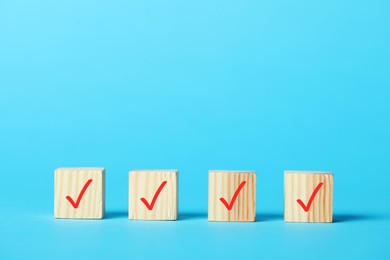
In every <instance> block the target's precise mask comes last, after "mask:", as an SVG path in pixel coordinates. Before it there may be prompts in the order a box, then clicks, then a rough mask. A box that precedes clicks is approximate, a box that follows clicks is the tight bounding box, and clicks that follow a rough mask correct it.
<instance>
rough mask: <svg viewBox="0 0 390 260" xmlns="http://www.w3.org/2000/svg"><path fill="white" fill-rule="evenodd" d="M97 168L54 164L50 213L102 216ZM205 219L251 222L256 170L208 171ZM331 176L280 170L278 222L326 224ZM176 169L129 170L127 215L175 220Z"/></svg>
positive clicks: (100, 171)
mask: <svg viewBox="0 0 390 260" xmlns="http://www.w3.org/2000/svg"><path fill="white" fill-rule="evenodd" d="M104 176H105V170H104V169H103V168H60V169H57V170H56V171H55V177H54V178H55V184H54V186H55V187H54V190H55V192H54V216H55V217H56V218H86V219H101V218H103V217H104V211H105V209H104ZM208 197H209V199H208V220H209V221H255V217H256V173H255V172H251V171H220V170H213V171H209V194H208ZM332 200H333V175H332V174H331V173H328V172H304V171H285V177H284V220H285V221H286V222H332ZM177 201H178V171H176V170H140V171H130V173H129V219H138V220H176V219H177V217H178V202H177Z"/></svg>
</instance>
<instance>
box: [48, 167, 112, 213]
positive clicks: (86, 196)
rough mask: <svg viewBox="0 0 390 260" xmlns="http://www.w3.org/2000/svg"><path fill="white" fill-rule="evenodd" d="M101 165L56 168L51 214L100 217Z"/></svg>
mask: <svg viewBox="0 0 390 260" xmlns="http://www.w3.org/2000/svg"><path fill="white" fill-rule="evenodd" d="M104 175H105V170H104V169H103V168H59V169H57V170H55V173H54V217H55V218H80V219H102V218H103V217H104Z"/></svg>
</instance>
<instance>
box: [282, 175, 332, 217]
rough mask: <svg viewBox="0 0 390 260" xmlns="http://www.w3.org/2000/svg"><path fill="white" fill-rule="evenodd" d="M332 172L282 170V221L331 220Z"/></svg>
mask: <svg viewBox="0 0 390 260" xmlns="http://www.w3.org/2000/svg"><path fill="white" fill-rule="evenodd" d="M332 219H333V174H332V173H329V172H313V171H285V172H284V221H285V222H332Z"/></svg>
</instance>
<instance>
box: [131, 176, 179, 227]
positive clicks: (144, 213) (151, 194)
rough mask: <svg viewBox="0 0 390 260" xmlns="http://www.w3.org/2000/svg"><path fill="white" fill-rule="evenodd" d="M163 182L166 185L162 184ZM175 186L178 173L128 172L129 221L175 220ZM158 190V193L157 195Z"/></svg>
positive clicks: (176, 198)
mask: <svg viewBox="0 0 390 260" xmlns="http://www.w3.org/2000/svg"><path fill="white" fill-rule="evenodd" d="M164 182H166V183H165V184H163V183H164ZM177 186H178V171H164V170H161V171H160V170H153V171H151V170H145V171H130V172H129V219H132V220H176V219H177V216H178V191H177V190H178V187H177ZM159 189H160V192H159V193H158V194H157V192H158V190H159ZM154 198H155V200H154ZM142 199H143V200H144V201H142ZM145 202H146V203H147V205H146V204H145ZM148 206H149V208H148Z"/></svg>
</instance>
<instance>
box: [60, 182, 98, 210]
mask: <svg viewBox="0 0 390 260" xmlns="http://www.w3.org/2000/svg"><path fill="white" fill-rule="evenodd" d="M91 182H92V179H89V180H88V181H87V182H86V183H85V184H84V187H83V188H82V190H81V192H80V194H79V196H78V197H77V200H76V203H75V202H74V200H73V199H72V198H71V197H70V196H66V199H67V200H69V202H70V204H72V206H73V208H75V209H77V208H78V207H79V205H80V201H81V199H82V198H83V196H84V193H85V191H86V190H87V189H88V186H89V184H91Z"/></svg>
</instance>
